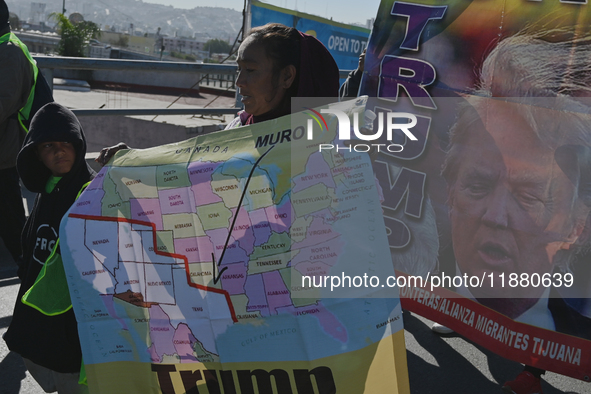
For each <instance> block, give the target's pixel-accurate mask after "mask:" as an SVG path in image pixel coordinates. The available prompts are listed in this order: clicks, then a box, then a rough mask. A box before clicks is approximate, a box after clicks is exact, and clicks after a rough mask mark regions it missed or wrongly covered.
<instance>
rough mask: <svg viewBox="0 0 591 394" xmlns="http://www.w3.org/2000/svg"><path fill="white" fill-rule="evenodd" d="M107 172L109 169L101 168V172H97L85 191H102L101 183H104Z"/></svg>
mask: <svg viewBox="0 0 591 394" xmlns="http://www.w3.org/2000/svg"><path fill="white" fill-rule="evenodd" d="M108 170H109V167H103V168H101V170H100V171H99V173H98V174H96V176H95V177H94V179H93V180H92V182H90V185H88V186H87V187H86V190H95V189H101V190H103V183H104V181H105V176H106V175H107V171H108Z"/></svg>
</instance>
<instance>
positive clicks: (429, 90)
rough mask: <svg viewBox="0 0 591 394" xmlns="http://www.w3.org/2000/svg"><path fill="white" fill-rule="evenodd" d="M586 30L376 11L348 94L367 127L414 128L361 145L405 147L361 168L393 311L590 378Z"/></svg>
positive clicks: (550, 17)
mask: <svg viewBox="0 0 591 394" xmlns="http://www.w3.org/2000/svg"><path fill="white" fill-rule="evenodd" d="M590 20H591V8H590V7H589V5H588V4H587V2H584V1H581V2H579V1H522V0H508V1H505V0H503V1H501V0H492V1H456V0H447V1H429V0H425V1H420V0H419V1H410V2H407V1H394V0H383V1H382V2H381V4H380V8H379V11H378V16H377V19H376V22H375V24H374V27H373V30H372V33H371V37H370V43H369V45H368V49H367V55H366V59H365V69H364V74H363V78H362V81H361V88H360V93H361V94H363V95H368V96H369V97H370V98H369V100H368V103H367V107H366V111H371V114H370V115H371V116H369V117H370V118H373V119H375V118H376V117H379V118H380V119H382V118H386V117H387V116H386V115H387V114H388V113H390V112H404V113H411V114H414V115H415V116H416V118H417V123H416V126H415V127H413V128H412V133H413V135H414V136H415V137H416V139H414V140H412V139H410V138H407V136H405V135H402V134H401V133H394V135H393V136H392V138H390V139H388V138H385V136H382V137H381V138H380V139H378V140H376V141H374V142H379V143H384V144H386V145H387V144H388V143H395V144H399V145H402V146H404V149H403V150H401V151H400V152H387V151H382V152H380V153H379V155H378V157H377V160H376V161H375V163H374V167H373V168H374V171H375V174H376V177H377V178H378V181H379V183H380V185H381V186H382V188H383V194H384V203H383V209H384V219H385V223H386V227H387V228H388V234H389V244H390V250H391V254H392V259H393V263H394V266H395V268H396V269H397V270H399V271H400V272H404V273H405V274H406V275H408V276H409V278H410V277H414V278H413V279H415V281H414V282H412V284H408V285H407V286H405V287H404V288H403V287H401V288H400V290H401V293H400V295H401V299H402V305H403V307H404V308H405V309H408V310H410V311H415V312H417V313H419V314H421V315H423V316H426V317H428V318H430V319H432V320H434V321H437V322H439V323H441V324H445V325H446V326H448V327H449V328H452V329H453V330H455V331H457V332H458V333H460V334H462V335H464V336H466V337H467V338H469V339H471V340H473V341H474V342H476V343H477V344H479V345H482V346H484V347H486V348H488V349H490V350H492V351H494V352H497V353H498V354H500V355H502V356H504V357H507V358H509V359H513V360H515V361H519V362H522V363H524V364H527V365H530V366H535V367H539V368H542V369H547V370H552V371H556V372H559V373H562V374H565V375H569V376H572V377H575V378H578V379H582V380H587V381H590V380H591V370H590V365H591V363H590V358H589V357H590V354H589V349H591V342H590V340H591V302H590V301H589V300H590V299H591V270H590V269H589V267H590V265H589V263H588V262H589V256H590V255H589V250H590V249H589V246H590V245H591V236H590V234H591V231H590V229H591V227H590V223H591V216H590V211H591V203H590V201H591V200H589V197H590V196H589V191H590V190H591V189H588V188H589V184H588V179H587V177H586V175H585V174H588V173H590V171H591V166H590V163H591V161H589V157H590V152H591V135H590V133H589V130H590V128H589V125H590V124H591V117H589V113H590V110H589V108H590V107H591V106H590V104H591V101H590V99H589V96H590V95H591V94H590V93H591V80H590V79H589V78H588V75H589V74H588V73H587V71H583V70H586V69H588V59H589V56H590V54H589V48H590V47H591V46H590V45H589V44H590V43H591V35H590V26H591V23H590ZM583 75H584V77H583ZM366 114H367V112H366ZM366 117H367V115H366ZM381 127H382V126H379V127H378V125H377V122H375V124H374V131H375V130H376V129H380V130H381ZM398 277H399V278H400V279H401V280H402V278H403V277H404V276H403V275H399V276H398ZM417 279H420V280H417ZM409 283H410V282H409Z"/></svg>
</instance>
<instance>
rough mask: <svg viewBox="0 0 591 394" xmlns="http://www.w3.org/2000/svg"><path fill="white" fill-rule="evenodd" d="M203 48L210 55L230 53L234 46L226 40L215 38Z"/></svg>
mask: <svg viewBox="0 0 591 394" xmlns="http://www.w3.org/2000/svg"><path fill="white" fill-rule="evenodd" d="M203 48H204V49H205V50H206V51H209V53H230V50H231V49H232V46H231V45H230V44H228V43H227V42H226V41H224V40H220V39H219V38H214V39H212V40H209V41H207V42H206V43H205V46H204V47H203Z"/></svg>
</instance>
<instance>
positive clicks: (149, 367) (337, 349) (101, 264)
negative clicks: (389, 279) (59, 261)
mask: <svg viewBox="0 0 591 394" xmlns="http://www.w3.org/2000/svg"><path fill="white" fill-rule="evenodd" d="M364 106H365V101H364V100H353V101H350V102H346V103H336V104H334V105H333V106H332V107H334V108H338V109H339V110H340V111H343V112H344V113H347V114H348V116H353V114H354V113H356V112H360V111H363V108H364ZM308 118H309V116H308V115H307V114H306V113H298V114H294V115H291V116H286V117H283V118H279V119H276V120H272V121H268V122H264V123H260V124H256V125H251V126H245V127H241V128H237V129H231V130H227V131H223V132H217V133H213V134H209V135H204V136H198V137H195V138H192V139H189V140H186V141H183V142H179V143H176V144H170V145H164V146H159V147H155V148H150V149H144V150H128V151H123V152H119V153H118V154H117V155H116V156H115V158H114V159H113V161H112V162H111V163H110V164H109V165H108V166H106V167H104V168H103V169H102V170H101V171H100V173H99V174H98V175H97V177H96V178H95V179H94V180H93V181H92V183H91V184H90V185H89V186H88V187H87V189H86V190H85V191H84V192H83V193H82V194H81V196H80V198H79V199H78V200H77V201H76V203H75V204H74V205H73V206H72V208H71V209H70V211H69V212H68V214H67V215H66V219H64V220H63V222H62V226H61V230H60V231H61V232H60V234H61V245H62V246H61V248H62V255H63V260H64V267H65V271H66V275H67V278H68V284H69V290H70V294H71V297H72V304H73V307H74V311H75V313H76V317H77V319H78V325H79V334H80V340H81V344H82V350H83V358H84V363H85V368H86V372H87V376H88V384H89V389H90V392H91V393H109V394H110V393H115V392H121V393H130V392H137V393H159V392H162V393H165V394H172V393H184V392H194V393H197V392H202V393H220V392H222V391H221V390H222V389H223V392H224V393H254V392H257V393H272V392H280V393H311V392H318V393H320V394H325V393H334V392H338V393H383V392H386V391H387V392H400V393H408V392H409V389H408V375H407V372H406V355H405V344H404V335H403V331H402V329H403V328H402V314H401V309H400V301H399V299H398V289H397V288H394V289H393V290H391V291H389V292H388V293H387V294H389V296H388V297H385V296H384V294H386V293H384V292H383V291H384V290H383V289H382V288H384V286H383V285H382V286H381V287H379V288H375V287H372V286H369V285H368V286H355V287H356V288H358V287H360V288H361V289H360V290H359V292H358V293H356V292H353V291H349V292H348V291H347V290H346V289H345V290H342V291H341V292H336V289H333V288H331V286H330V284H331V283H328V284H327V283H326V281H325V282H322V281H321V279H322V278H324V277H329V276H333V277H337V276H338V277H339V278H340V277H342V276H344V275H346V274H348V275H352V276H353V277H354V278H355V277H356V276H357V271H355V270H360V269H361V270H365V271H366V272H370V273H371V272H376V274H375V275H377V273H379V275H380V276H387V275H391V276H392V275H394V271H393V267H392V264H391V258H390V253H389V251H388V245H387V235H386V230H385V226H384V222H383V220H382V216H381V207H380V197H379V193H378V187H377V185H376V184H375V181H374V177H373V174H372V170H371V165H370V162H369V158H368V155H367V154H364V153H356V152H346V151H345V152H334V151H332V152H323V151H319V149H318V145H317V144H314V143H313V141H309V140H308V139H307V138H304V135H305V133H304V131H303V130H304V127H305V125H306V121H307V119H308ZM293 122H296V123H297V122H300V123H301V127H298V126H294V125H293ZM334 126H335V125H334V124H332V125H331V127H329V128H328V129H325V130H324V133H323V138H326V139H328V140H329V141H331V140H334V139H335V138H336V130H335V127H334ZM359 178H363V179H367V183H366V184H365V185H363V186H362V187H360V186H359V181H358V179H359ZM369 227H371V229H372V230H371V231H372V233H371V239H370V240H368V239H367V236H366V234H365V233H364V230H363V229H364V228H369ZM376 266H377V267H378V268H374V267H376ZM349 270H351V271H349ZM376 277H377V276H376ZM354 280H355V279H354ZM333 290H334V292H333ZM253 387H256V389H255V388H253ZM274 390H275V391H274ZM313 390H315V391H313Z"/></svg>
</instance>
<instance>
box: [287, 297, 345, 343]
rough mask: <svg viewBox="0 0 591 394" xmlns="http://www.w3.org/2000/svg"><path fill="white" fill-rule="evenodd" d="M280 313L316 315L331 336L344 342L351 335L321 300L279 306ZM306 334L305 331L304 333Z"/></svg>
mask: <svg viewBox="0 0 591 394" xmlns="http://www.w3.org/2000/svg"><path fill="white" fill-rule="evenodd" d="M277 312H279V313H291V314H292V315H294V316H314V317H315V318H316V319H318V322H319V323H320V326H321V327H322V329H323V330H324V332H326V333H327V334H328V335H330V336H331V337H333V338H335V339H337V340H339V341H340V342H342V343H346V342H347V340H348V339H349V335H348V334H347V329H346V328H345V326H344V325H343V323H341V322H340V321H339V319H337V318H336V316H335V315H333V314H332V313H331V312H330V311H329V310H327V309H326V308H325V307H324V306H323V305H322V303H321V302H320V301H319V302H318V303H317V304H316V305H307V306H302V307H298V308H296V307H294V306H288V307H286V308H279V309H278V311H277ZM303 335H305V333H303Z"/></svg>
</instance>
